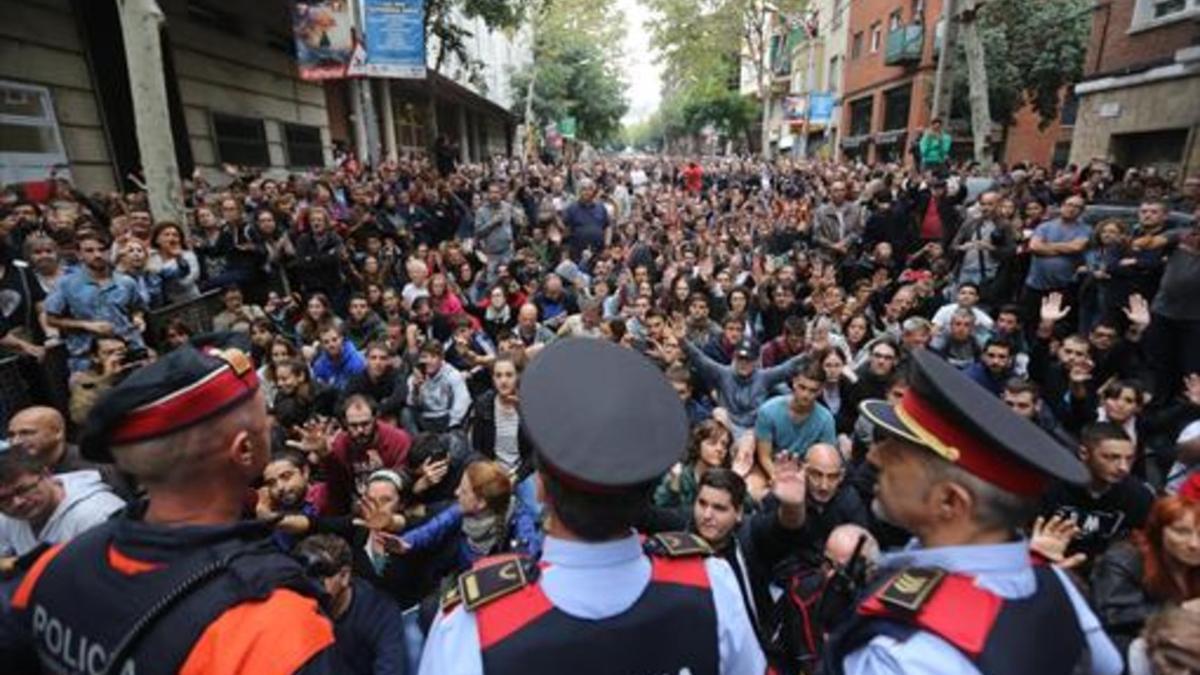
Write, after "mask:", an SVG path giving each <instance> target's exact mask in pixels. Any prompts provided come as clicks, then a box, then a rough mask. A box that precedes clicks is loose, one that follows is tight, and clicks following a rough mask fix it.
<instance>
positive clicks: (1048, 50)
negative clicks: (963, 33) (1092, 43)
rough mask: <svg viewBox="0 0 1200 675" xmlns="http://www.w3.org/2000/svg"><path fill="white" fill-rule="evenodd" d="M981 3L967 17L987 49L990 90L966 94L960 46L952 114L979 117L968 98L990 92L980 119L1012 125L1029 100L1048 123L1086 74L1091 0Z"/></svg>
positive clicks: (989, 0) (966, 75) (964, 62)
mask: <svg viewBox="0 0 1200 675" xmlns="http://www.w3.org/2000/svg"><path fill="white" fill-rule="evenodd" d="M977 5H978V9H977V11H976V13H975V14H974V16H970V15H968V16H967V17H966V18H967V19H968V21H973V23H974V24H975V25H974V29H975V31H976V32H977V33H978V41H979V43H980V46H981V47H982V51H983V54H984V65H985V68H986V96H983V95H981V92H979V91H978V88H977V91H976V92H975V93H974V95H968V90H969V89H970V68H969V67H968V64H967V59H966V53H965V50H960V51H959V53H958V54H956V61H955V63H956V66H955V68H954V85H953V86H954V90H955V94H954V97H953V100H954V108H953V115H954V116H956V117H971V118H972V119H975V118H977V117H979V116H978V115H971V111H970V101H971V100H975V101H980V100H983V99H984V98H986V101H987V106H986V116H984V117H981V118H980V119H982V120H985V121H986V120H990V121H993V122H996V123H999V124H1000V125H1002V126H1008V125H1010V124H1011V123H1012V122H1013V120H1014V118H1015V116H1016V113H1017V111H1018V110H1020V109H1021V107H1022V106H1024V105H1025V104H1026V103H1029V104H1030V106H1031V107H1032V108H1033V110H1034V111H1035V112H1037V114H1038V116H1039V118H1040V120H1041V127H1042V128H1045V127H1046V126H1047V125H1049V124H1050V123H1051V122H1053V121H1054V119H1055V118H1057V117H1058V114H1059V108H1060V105H1061V100H1062V93H1063V90H1064V88H1065V87H1068V86H1070V85H1072V84H1074V83H1075V82H1078V81H1079V79H1080V78H1081V77H1082V76H1083V64H1084V58H1085V56H1086V54H1087V43H1088V33H1089V30H1090V26H1091V6H1092V3H1091V1H1090V0H1054V1H1053V2H1046V1H1045V0H986V2H983V1H982V0H980V1H979V2H977ZM976 70H977V72H978V68H977V69H976ZM977 84H978V82H977ZM973 126H979V124H978V123H975V124H973ZM984 131H985V133H986V130H984Z"/></svg>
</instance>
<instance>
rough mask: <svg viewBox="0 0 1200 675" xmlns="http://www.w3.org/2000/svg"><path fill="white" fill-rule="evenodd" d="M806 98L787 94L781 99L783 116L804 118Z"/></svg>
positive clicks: (795, 118)
mask: <svg viewBox="0 0 1200 675" xmlns="http://www.w3.org/2000/svg"><path fill="white" fill-rule="evenodd" d="M807 108H808V99H807V98H805V97H803V96H787V97H784V99H783V117H784V119H788V120H802V119H804V111H805V110H806V109H807Z"/></svg>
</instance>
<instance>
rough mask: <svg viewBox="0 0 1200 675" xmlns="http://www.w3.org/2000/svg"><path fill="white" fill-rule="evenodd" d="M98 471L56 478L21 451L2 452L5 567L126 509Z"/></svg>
mask: <svg viewBox="0 0 1200 675" xmlns="http://www.w3.org/2000/svg"><path fill="white" fill-rule="evenodd" d="M124 506H125V502H124V501H122V500H121V498H120V497H118V496H117V495H115V494H114V493H113V491H112V489H110V488H109V487H108V485H106V484H105V483H104V481H103V480H101V478H100V472H98V471H95V470H87V471H72V472H69V473H63V474H57V475H54V474H51V473H50V470H49V469H48V468H46V466H45V465H44V464H42V462H41V460H39V459H38V458H37V457H34V456H33V455H31V454H29V453H27V452H24V451H23V450H22V449H21V448H19V447H18V448H6V449H5V450H4V451H3V452H0V561H3V562H0V568H2V569H4V571H8V570H9V569H11V568H10V565H13V564H14V563H15V561H13V560H11V558H14V557H18V556H23V555H25V554H27V553H29V552H31V551H35V550H37V549H38V547H39V545H41V544H58V543H61V542H64V541H67V540H68V539H71V538H72V537H74V536H75V535H77V534H79V533H80V532H84V531H85V530H88V529H91V528H92V527H95V526H96V525H99V524H100V523H103V522H104V521H106V520H108V518H109V516H111V515H112V514H113V513H115V512H117V511H120V510H121V509H122V508H124Z"/></svg>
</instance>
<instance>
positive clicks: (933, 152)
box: [920, 117, 951, 172]
mask: <svg viewBox="0 0 1200 675" xmlns="http://www.w3.org/2000/svg"><path fill="white" fill-rule="evenodd" d="M950 143H951V141H950V134H948V133H946V132H945V131H942V118H940V117H935V118H933V119H932V120H930V122H929V128H928V129H926V130H925V134H924V135H923V136H921V145H920V152H921V169H922V170H925V171H935V172H944V171H945V169H946V164H947V163H949V161H950Z"/></svg>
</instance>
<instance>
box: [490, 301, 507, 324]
mask: <svg viewBox="0 0 1200 675" xmlns="http://www.w3.org/2000/svg"><path fill="white" fill-rule="evenodd" d="M510 311H511V310H510V309H509V307H508V305H501V306H500V308H499V309H497V308H496V306H495V305H491V304H489V305H488V306H487V309H486V310H484V317H485V318H486V319H487V320H488V321H492V322H494V323H508V316H509V312H510Z"/></svg>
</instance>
